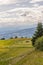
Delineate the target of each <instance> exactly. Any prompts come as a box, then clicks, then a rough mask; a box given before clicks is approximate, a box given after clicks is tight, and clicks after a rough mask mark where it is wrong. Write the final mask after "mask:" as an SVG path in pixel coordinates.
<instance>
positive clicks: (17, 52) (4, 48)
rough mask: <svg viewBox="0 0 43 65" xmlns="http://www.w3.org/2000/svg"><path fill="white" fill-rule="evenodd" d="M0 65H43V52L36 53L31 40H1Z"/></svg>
mask: <svg viewBox="0 0 43 65" xmlns="http://www.w3.org/2000/svg"><path fill="white" fill-rule="evenodd" d="M0 65H43V52H42V51H35V49H34V47H33V46H32V42H31V39H27V38H17V39H9V40H0Z"/></svg>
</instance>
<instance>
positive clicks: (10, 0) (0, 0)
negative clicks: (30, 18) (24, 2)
mask: <svg viewBox="0 0 43 65" xmlns="http://www.w3.org/2000/svg"><path fill="white" fill-rule="evenodd" d="M16 2H18V0H0V5H3V4H12V3H16Z"/></svg>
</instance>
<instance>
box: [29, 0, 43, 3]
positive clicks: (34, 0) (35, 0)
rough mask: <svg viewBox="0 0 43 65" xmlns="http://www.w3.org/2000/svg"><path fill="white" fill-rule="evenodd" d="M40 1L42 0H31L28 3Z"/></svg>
mask: <svg viewBox="0 0 43 65" xmlns="http://www.w3.org/2000/svg"><path fill="white" fill-rule="evenodd" d="M40 1H43V0H32V1H30V3H36V2H40Z"/></svg>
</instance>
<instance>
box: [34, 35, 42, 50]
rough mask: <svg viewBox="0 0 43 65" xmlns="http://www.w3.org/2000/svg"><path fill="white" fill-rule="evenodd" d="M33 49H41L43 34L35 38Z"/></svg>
mask: <svg viewBox="0 0 43 65" xmlns="http://www.w3.org/2000/svg"><path fill="white" fill-rule="evenodd" d="M35 49H38V50H42V51H43V36H42V37H40V38H38V39H37V40H36V42H35Z"/></svg>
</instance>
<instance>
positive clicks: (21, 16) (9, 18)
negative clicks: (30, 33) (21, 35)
mask: <svg viewBox="0 0 43 65" xmlns="http://www.w3.org/2000/svg"><path fill="white" fill-rule="evenodd" d="M38 22H42V23H43V0H0V28H3V27H5V28H6V27H15V28H27V27H34V26H35V25H36V24H37V23H38Z"/></svg>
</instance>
